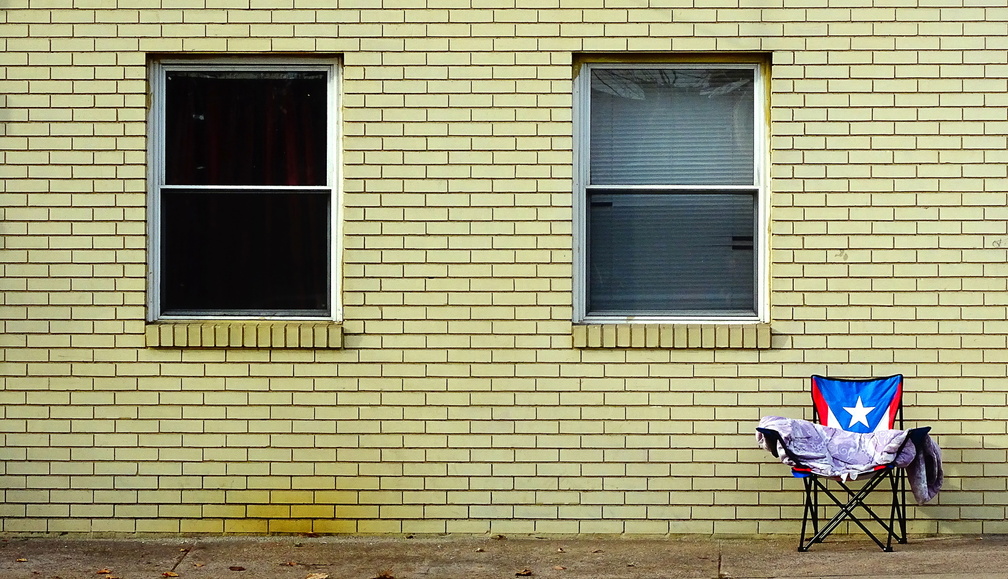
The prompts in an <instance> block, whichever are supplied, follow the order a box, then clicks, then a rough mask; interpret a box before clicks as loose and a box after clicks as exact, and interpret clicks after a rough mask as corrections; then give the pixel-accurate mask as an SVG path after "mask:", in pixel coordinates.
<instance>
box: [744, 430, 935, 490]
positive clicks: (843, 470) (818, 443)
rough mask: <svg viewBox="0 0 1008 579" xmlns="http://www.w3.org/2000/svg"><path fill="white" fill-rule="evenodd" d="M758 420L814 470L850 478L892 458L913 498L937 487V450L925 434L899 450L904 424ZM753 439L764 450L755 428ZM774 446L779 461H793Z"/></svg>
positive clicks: (819, 473)
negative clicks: (862, 426) (865, 426)
mask: <svg viewBox="0 0 1008 579" xmlns="http://www.w3.org/2000/svg"><path fill="white" fill-rule="evenodd" d="M759 425H760V427H761V428H770V429H773V430H776V431H777V432H779V433H780V435H781V438H782V439H783V443H784V444H785V445H787V447H788V450H790V451H791V453H792V454H793V455H795V457H797V458H798V460H799V461H800V462H801V463H802V465H803V466H807V467H809V468H810V469H811V470H812V472H814V473H815V474H818V475H820V476H825V477H831V478H832V477H836V478H839V479H840V480H854V479H857V477H858V476H860V475H862V474H868V473H871V472H873V471H874V469H875V467H876V466H879V465H885V464H889V463H892V462H893V461H894V460H895V463H896V466H899V467H905V468H906V471H907V477H908V479H909V481H910V488H911V490H913V493H914V498H915V499H916V500H917V503H918V504H924V503H926V502H928V501H930V500H931V499H933V498H934V497H935V495H937V494H938V491H939V490H940V489H941V485H942V481H943V478H944V476H943V472H942V466H941V450H940V449H939V448H938V445H937V444H935V442H934V440H932V439H931V437H927V438H925V440H924V444H922V445H921V446H922V448H917V447H915V445H914V444H913V442H911V441H907V443H906V446H904V447H903V450H902V451H899V448H900V445H901V444H903V441H904V440H906V437H907V431H905V430H879V431H877V432H871V433H867V434H860V433H855V432H847V431H846V430H841V429H839V428H831V427H829V426H822V425H820V424H814V423H812V422H808V421H806V420H795V419H792V418H782V417H780V416H765V417H763V419H762V420H760V423H759ZM756 440H757V442H758V443H759V445H760V446H761V447H762V448H763V449H765V450H767V451H769V450H770V448H769V446H768V445H767V441H766V439H765V437H764V436H763V435H762V434H761V433H757V434H756ZM777 450H778V455H779V457H780V460H781V462H783V463H784V464H787V465H788V466H797V465H796V464H795V463H794V461H793V460H791V459H790V458H789V457H788V456H787V455H786V454H785V453H784V449H783V448H780V449H777ZM897 451H899V455H898V456H897V455H896V453H897Z"/></svg>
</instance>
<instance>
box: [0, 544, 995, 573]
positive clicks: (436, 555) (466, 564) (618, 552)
mask: <svg viewBox="0 0 1008 579" xmlns="http://www.w3.org/2000/svg"><path fill="white" fill-rule="evenodd" d="M795 545H796V538H794V537H771V538H710V537H667V538H654V537H651V538H633V537H591V536H576V537H575V536H571V537H544V538H537V537H528V536H514V537H500V536H498V537H470V536H449V537H443V536H437V537H430V536H424V537H416V538H406V537H344V536H322V537H314V536H312V537H308V536H270V537H233V536H228V537H209V536H198V537H164V536H146V537H135V536H128V537H118V538H108V539H94V538H85V537H70V536H64V537H48V536H47V537H25V536H17V535H11V536H3V537H0V579H9V578H10V579H14V578H17V579H35V578H38V579H57V578H58V579H84V578H87V579H107V578H108V577H117V578H120V579H141V578H144V579H159V578H160V579H163V578H164V577H175V576H177V577H179V578H181V579H208V578H215V579H216V578H220V579H253V578H255V579H265V578H269V579H308V578H311V579H325V577H323V576H327V577H328V579H344V578H346V579H372V578H376V577H377V578H379V579H389V578H395V579H420V578H430V579H442V578H444V579H449V578H459V579H482V578H487V579H489V578H493V579H512V578H515V577H521V576H531V577H537V578H541V579H584V578H627V579H629V578H645V579H655V578H661V577H675V578H680V577H682V578H704V579H712V578H729V577H730V578H736V579H742V578H745V577H780V578H785V577H819V578H827V577H836V578H840V577H845V578H849V577H882V578H886V577H889V578H897V577H906V578H909V577H926V578H933V579H934V578H949V579H951V578H953V577H954V578H956V579H962V578H965V577H970V578H994V577H1008V537H1000V536H999V537H940V538H911V542H910V543H909V544H907V545H897V546H896V551H895V552H894V553H883V552H881V551H880V550H879V549H878V548H876V547H875V546H874V545H873V544H871V543H870V542H868V541H867V540H864V539H859V538H857V537H854V536H852V537H851V538H849V539H848V538H845V537H837V538H834V539H831V541H830V542H827V543H825V544H822V545H817V546H815V547H814V548H813V549H812V551H810V552H808V553H797V552H796V550H795ZM526 572H527V573H530V575H529V574H526Z"/></svg>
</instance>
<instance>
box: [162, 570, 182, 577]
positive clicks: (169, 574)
mask: <svg viewBox="0 0 1008 579" xmlns="http://www.w3.org/2000/svg"><path fill="white" fill-rule="evenodd" d="M161 576H162V577H178V573H176V572H174V571H165V572H164V573H162V574H161Z"/></svg>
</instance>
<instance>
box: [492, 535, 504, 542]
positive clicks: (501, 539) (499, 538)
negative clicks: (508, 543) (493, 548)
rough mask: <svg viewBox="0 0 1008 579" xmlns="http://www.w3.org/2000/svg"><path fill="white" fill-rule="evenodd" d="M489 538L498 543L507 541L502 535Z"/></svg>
mask: <svg viewBox="0 0 1008 579" xmlns="http://www.w3.org/2000/svg"><path fill="white" fill-rule="evenodd" d="M490 538H491V539H496V540H498V541H503V540H504V539H507V537H505V536H504V535H494V536H493V537H490Z"/></svg>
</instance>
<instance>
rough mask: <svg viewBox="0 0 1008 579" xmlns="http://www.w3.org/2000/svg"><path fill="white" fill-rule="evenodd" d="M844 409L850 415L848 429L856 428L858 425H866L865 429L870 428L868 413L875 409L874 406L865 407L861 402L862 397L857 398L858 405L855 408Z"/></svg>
mask: <svg viewBox="0 0 1008 579" xmlns="http://www.w3.org/2000/svg"><path fill="white" fill-rule="evenodd" d="M843 409H844V410H846V411H847V412H848V413H849V414H850V424H848V425H847V428H850V427H852V426H854V425H855V424H857V423H861V424H864V425H865V427H866V428H867V427H868V413H869V412H871V411H872V410H875V407H874V406H865V405H864V404H862V402H861V397H860V396H858V397H857V404H856V405H855V406H854V407H853V408H847V407H846V406H844V407H843Z"/></svg>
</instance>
